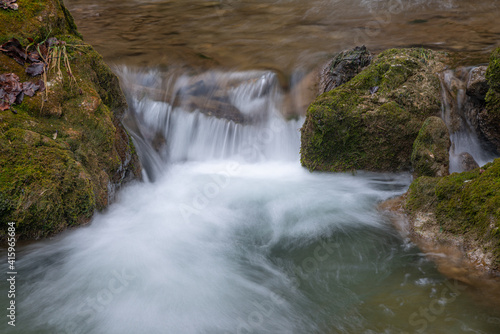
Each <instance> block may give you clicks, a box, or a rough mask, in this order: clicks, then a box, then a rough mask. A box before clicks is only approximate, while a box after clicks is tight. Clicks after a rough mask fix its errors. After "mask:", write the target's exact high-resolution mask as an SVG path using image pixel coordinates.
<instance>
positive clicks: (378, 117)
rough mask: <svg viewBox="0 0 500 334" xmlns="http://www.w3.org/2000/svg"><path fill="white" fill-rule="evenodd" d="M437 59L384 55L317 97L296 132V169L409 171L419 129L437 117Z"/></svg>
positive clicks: (418, 53)
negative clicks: (298, 165)
mask: <svg viewBox="0 0 500 334" xmlns="http://www.w3.org/2000/svg"><path fill="white" fill-rule="evenodd" d="M440 57H441V54H440V53H438V52H434V51H431V50H424V51H422V50H421V49H390V50H386V51H384V52H382V53H381V54H379V55H378V56H377V57H376V58H374V59H373V61H372V62H371V64H370V65H369V66H367V67H366V68H365V69H364V70H362V71H361V72H360V73H358V74H357V75H356V76H355V77H354V78H352V79H351V80H349V81H348V82H346V83H344V84H342V85H340V86H338V87H336V88H334V89H333V90H331V91H328V92H326V93H323V94H321V95H320V96H319V97H317V98H316V100H315V101H314V102H313V103H312V104H311V105H310V106H309V108H308V110H307V114H306V120H305V122H304V125H303V126H302V129H301V133H302V136H301V150H300V153H301V163H302V165H303V166H305V167H307V168H308V169H309V170H321V171H335V172H339V171H348V170H359V169H362V170H370V171H402V170H410V169H411V154H412V150H413V143H414V141H415V139H416V138H417V135H418V133H419V130H420V128H421V127H422V124H423V123H424V121H425V120H426V119H427V117H429V116H437V115H439V114H440V113H441V101H440V98H439V97H440V90H441V84H440V81H439V78H438V77H437V74H436V73H437V72H439V71H442V70H443V69H444V64H443V63H442V61H441V60H440V59H441V58H440ZM374 87H378V90H377V91H376V92H374V94H370V90H371V91H372V92H373V91H374Z"/></svg>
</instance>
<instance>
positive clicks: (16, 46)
mask: <svg viewBox="0 0 500 334" xmlns="http://www.w3.org/2000/svg"><path fill="white" fill-rule="evenodd" d="M0 1H1V0H0ZM0 51H3V52H5V53H6V54H7V55H8V56H9V57H12V58H14V60H15V61H17V62H18V63H19V64H21V65H24V64H25V63H26V59H27V57H28V56H27V55H26V52H24V49H23V46H22V45H21V43H20V42H19V41H18V40H17V39H16V38H12V39H10V40H9V41H8V42H6V43H4V44H2V46H0Z"/></svg>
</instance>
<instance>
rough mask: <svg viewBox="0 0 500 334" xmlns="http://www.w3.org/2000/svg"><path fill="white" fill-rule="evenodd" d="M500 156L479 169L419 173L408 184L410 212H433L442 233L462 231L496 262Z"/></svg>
mask: <svg viewBox="0 0 500 334" xmlns="http://www.w3.org/2000/svg"><path fill="white" fill-rule="evenodd" d="M498 189H500V159H496V160H495V161H494V162H493V163H489V164H487V165H485V166H483V167H482V169H479V168H477V169H475V170H473V171H470V172H465V173H460V174H458V173H454V174H452V175H449V176H446V177H442V178H430V177H420V178H418V179H417V180H415V181H414V182H413V183H412V185H411V186H410V188H409V190H408V193H407V200H406V209H407V211H408V212H409V213H410V214H415V213H417V212H434V213H435V217H436V220H437V222H438V223H439V225H440V226H441V227H442V229H443V231H444V232H445V233H451V234H455V235H457V234H458V235H463V236H464V237H465V238H468V239H472V240H475V241H477V242H478V243H479V244H483V245H493V248H492V249H487V250H488V251H491V252H492V253H493V254H494V255H495V259H496V266H499V265H500V233H499V229H500V192H499V191H498Z"/></svg>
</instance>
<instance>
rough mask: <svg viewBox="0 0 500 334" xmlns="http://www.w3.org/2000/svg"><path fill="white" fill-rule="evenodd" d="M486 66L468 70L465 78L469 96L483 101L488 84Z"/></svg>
mask: <svg viewBox="0 0 500 334" xmlns="http://www.w3.org/2000/svg"><path fill="white" fill-rule="evenodd" d="M486 69H487V66H477V67H474V68H473V69H472V70H470V72H469V75H468V77H467V90H466V93H467V95H469V96H472V97H475V98H477V99H478V100H481V101H484V99H485V98H486V93H487V92H488V88H489V86H488V82H487V81H486Z"/></svg>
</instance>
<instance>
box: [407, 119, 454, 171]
mask: <svg viewBox="0 0 500 334" xmlns="http://www.w3.org/2000/svg"><path fill="white" fill-rule="evenodd" d="M450 146H451V141H450V135H449V133H448V128H447V127H446V124H444V122H443V120H442V119H441V118H439V117H436V116H431V117H429V118H427V119H426V120H425V122H424V124H423V125H422V128H421V129H420V131H419V133H418V136H417V139H416V140H415V142H414V143H413V152H412V154H411V163H412V166H413V169H414V172H415V174H416V176H424V175H425V176H445V175H448V170H449V167H450V155H449V149H450Z"/></svg>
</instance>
